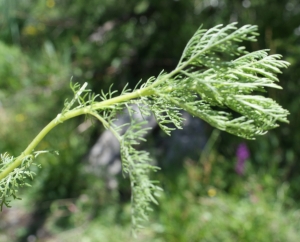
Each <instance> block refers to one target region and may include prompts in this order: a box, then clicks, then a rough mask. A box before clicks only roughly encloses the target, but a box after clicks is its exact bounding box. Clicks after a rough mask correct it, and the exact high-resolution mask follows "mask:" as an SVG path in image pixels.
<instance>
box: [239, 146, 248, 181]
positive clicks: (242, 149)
mask: <svg viewBox="0 0 300 242" xmlns="http://www.w3.org/2000/svg"><path fill="white" fill-rule="evenodd" d="M249 156H250V153H249V150H248V147H247V145H246V144H245V143H241V144H239V146H238V148H237V150H236V157H237V162H236V165H235V171H236V173H237V174H239V175H240V176H242V175H243V174H244V172H245V161H246V160H247V159H248V158H249Z"/></svg>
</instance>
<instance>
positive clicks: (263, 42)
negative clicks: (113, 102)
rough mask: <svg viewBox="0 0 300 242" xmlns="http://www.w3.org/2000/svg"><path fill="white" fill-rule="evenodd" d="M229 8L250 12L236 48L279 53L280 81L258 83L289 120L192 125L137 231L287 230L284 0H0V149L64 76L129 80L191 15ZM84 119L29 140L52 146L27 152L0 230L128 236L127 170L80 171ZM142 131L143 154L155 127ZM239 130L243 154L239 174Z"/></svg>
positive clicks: (288, 24) (260, 234) (221, 17)
mask: <svg viewBox="0 0 300 242" xmlns="http://www.w3.org/2000/svg"><path fill="white" fill-rule="evenodd" d="M233 21H238V22H239V26H242V25H244V24H255V25H258V27H259V32H260V36H259V38H258V42H256V43H251V44H249V43H246V44H247V48H248V50H249V51H253V50H258V49H270V53H280V54H282V55H283V56H284V59H285V60H287V61H289V62H290V63H291V66H290V67H289V68H288V70H285V71H284V73H283V74H282V75H280V80H281V83H280V85H281V86H283V88H284V90H283V91H277V90H270V91H269V92H268V93H267V94H266V95H269V96H270V97H272V98H274V99H275V100H277V101H278V102H279V103H280V104H281V105H282V106H283V107H284V108H286V109H288V110H289V111H290V113H291V115H290V116H289V120H290V124H283V125H281V126H280V127H279V128H277V129H276V130H272V131H271V132H269V133H268V134H267V135H265V136H262V137H259V138H258V139H257V140H255V141H244V140H242V139H240V138H238V137H234V136H232V135H229V134H226V133H224V132H218V131H215V130H213V129H212V128H211V127H209V126H207V125H206V126H204V128H205V136H206V137H207V140H208V142H207V144H206V146H205V147H204V149H202V148H203V147H199V150H198V158H195V157H194V156H191V157H189V156H187V157H185V158H184V159H183V160H181V162H176V163H174V164H169V165H165V166H164V167H163V169H162V170H161V171H160V172H159V173H158V174H155V178H156V179H158V180H160V181H161V185H162V187H163V188H164V193H163V194H162V195H161V198H160V205H159V206H158V207H157V206H154V210H155V211H154V212H153V214H152V215H151V221H149V223H148V224H147V225H146V228H145V229H144V230H142V231H141V233H140V234H139V235H138V237H137V238H136V241H168V242H172V241H300V223H299V222H300V210H299V209H300V207H299V202H298V201H299V199H300V186H299V184H300V173H299V168H300V164H299V157H300V149H299V143H300V128H299V127H298V125H297V123H298V122H299V120H300V112H299V106H300V96H299V86H300V81H299V80H300V72H299V68H300V57H299V56H300V25H299V24H300V2H299V1H297V0H286V1H282V0H272V1H271V0H184V1H183V0H165V1H161V0H151V1H150V0H126V1H124V0H118V1H117V0H90V1H83V0H72V1H71V0H35V1H33V0H24V1H18V0H0V153H3V152H8V153H9V154H11V155H15V156H17V155H18V154H19V153H20V152H22V150H23V149H24V148H25V147H26V145H27V144H28V143H29V142H30V141H31V140H32V139H33V138H34V136H35V135H36V134H37V133H38V132H39V131H40V130H41V129H42V128H43V127H44V126H45V125H46V124H47V123H48V122H49V121H50V120H51V119H52V118H54V117H55V116H56V115H57V113H59V112H60V110H61V108H62V106H63V103H64V100H65V99H66V98H70V97H71V92H70V90H69V82H70V79H71V77H73V80H74V81H76V82H79V83H81V84H82V83H84V82H86V81H87V82H88V83H89V86H90V87H91V88H92V90H93V91H94V92H95V93H99V91H100V90H101V89H103V90H104V91H106V90H108V88H109V86H110V85H111V84H112V83H113V84H114V88H115V89H122V88H123V87H124V85H125V84H126V83H129V85H130V86H131V87H133V86H134V85H135V84H136V83H137V82H138V81H139V80H140V79H143V80H146V79H147V78H148V77H150V76H155V75H157V74H158V73H160V71H161V70H163V69H164V70H165V71H170V70H172V69H173V68H174V67H175V66H176V64H177V61H178V60H179V58H180V55H181V52H182V50H183V48H184V46H185V44H186V43H187V41H188V40H189V38H190V37H191V36H192V34H193V33H194V32H195V31H196V29H197V28H198V27H199V26H200V25H203V26H204V28H210V27H213V26H215V25H217V24H221V23H222V24H228V23H230V22H233ZM297 120H298V121H297ZM84 121H85V120H84V118H77V119H75V120H71V121H68V123H67V124H62V125H60V126H58V127H57V128H56V129H55V130H53V132H52V133H51V134H49V135H48V136H47V137H46V139H45V140H44V141H43V142H42V143H41V144H40V146H39V149H51V150H58V151H59V152H60V156H58V157H57V156H55V155H51V154H50V155H46V156H44V157H43V156H41V157H39V159H38V161H39V162H40V163H41V164H42V169H37V170H36V172H37V178H36V179H35V180H34V181H33V183H32V188H30V189H28V188H26V189H24V190H22V198H23V200H21V201H16V202H14V203H13V207H12V208H10V209H5V210H4V211H3V212H2V213H1V214H0V241H4V242H5V241H132V240H133V239H132V238H131V237H130V195H129V194H130V191H129V184H128V181H125V182H124V180H122V186H120V187H119V189H117V190H108V189H107V188H106V185H105V184H104V183H105V182H104V181H103V180H102V179H101V178H99V177H97V176H94V175H92V174H90V173H87V172H86V169H85V166H86V162H85V157H86V154H87V153H88V151H89V149H90V148H91V146H92V145H93V144H94V142H95V140H96V139H97V138H98V137H99V135H101V133H102V132H103V127H101V126H100V124H97V123H96V124H95V125H93V126H92V127H91V128H89V129H88V130H86V131H85V132H82V131H81V129H79V128H78V127H79V125H80V124H82V123H84ZM298 124H299V123H298ZM201 135H202V134H201ZM148 139H149V140H150V141H151V142H149V147H146V149H148V150H152V151H153V152H152V153H153V155H154V156H155V149H154V148H153V146H152V147H151V144H155V142H156V140H155V137H148ZM243 142H245V144H246V146H247V147H248V149H249V153H250V156H249V158H248V159H247V160H246V162H245V167H244V172H243V173H240V174H239V173H237V172H236V170H235V166H236V162H237V157H236V152H237V147H238V146H239V144H241V143H243ZM163 157H164V153H162V154H161V155H160V159H163ZM62 167H63V168H62ZM121 179H122V178H121Z"/></svg>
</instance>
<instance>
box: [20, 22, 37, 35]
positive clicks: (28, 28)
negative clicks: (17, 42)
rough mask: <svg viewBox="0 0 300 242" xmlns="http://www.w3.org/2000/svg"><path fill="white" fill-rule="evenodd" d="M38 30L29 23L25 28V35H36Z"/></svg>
mask: <svg viewBox="0 0 300 242" xmlns="http://www.w3.org/2000/svg"><path fill="white" fill-rule="evenodd" d="M37 32H38V30H37V29H36V27H34V26H32V25H28V26H26V27H25V28H24V29H23V33H24V34H25V35H32V36H33V35H36V34H37Z"/></svg>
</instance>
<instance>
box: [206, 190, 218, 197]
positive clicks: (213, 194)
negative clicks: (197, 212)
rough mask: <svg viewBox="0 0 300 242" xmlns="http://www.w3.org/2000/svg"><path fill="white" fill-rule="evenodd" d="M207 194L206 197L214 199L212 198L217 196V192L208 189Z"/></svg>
mask: <svg viewBox="0 0 300 242" xmlns="http://www.w3.org/2000/svg"><path fill="white" fill-rule="evenodd" d="M207 194H208V196H210V197H214V196H216V195H217V190H216V189H214V188H209V189H208V191H207Z"/></svg>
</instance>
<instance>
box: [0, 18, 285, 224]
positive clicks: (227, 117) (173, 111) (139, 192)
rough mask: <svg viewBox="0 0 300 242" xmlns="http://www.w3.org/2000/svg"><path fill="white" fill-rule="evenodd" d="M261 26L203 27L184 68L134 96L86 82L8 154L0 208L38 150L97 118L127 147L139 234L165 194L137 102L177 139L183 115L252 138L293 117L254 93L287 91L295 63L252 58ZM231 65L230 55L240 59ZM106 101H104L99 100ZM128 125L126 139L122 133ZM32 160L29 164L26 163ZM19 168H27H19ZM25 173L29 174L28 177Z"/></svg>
mask: <svg viewBox="0 0 300 242" xmlns="http://www.w3.org/2000/svg"><path fill="white" fill-rule="evenodd" d="M256 30H257V27H256V26H251V25H245V26H243V27H241V28H237V27H236V23H232V24H229V25H227V26H222V25H217V26H216V27H214V28H211V29H209V30H205V29H202V28H200V29H199V30H198V31H197V32H196V33H195V35H194V36H193V37H192V38H191V40H190V41H189V42H188V44H187V46H186V48H185V49H184V51H183V54H182V57H181V58H180V61H179V63H178V65H177V67H176V68H175V69H174V70H173V71H171V72H169V73H167V72H161V73H160V75H158V76H157V77H156V78H150V79H148V81H147V82H146V83H144V84H142V85H141V86H137V87H136V88H135V89H134V90H133V91H131V90H130V89H126V88H124V89H123V91H122V92H121V93H120V94H119V95H115V92H112V91H109V93H108V94H103V93H102V95H101V96H98V95H92V94H91V92H90V91H89V90H86V86H87V84H86V83H85V84H84V85H83V86H81V87H80V86H79V85H78V84H75V85H74V86H71V88H72V90H73V92H74V98H73V99H72V100H71V101H70V102H69V101H66V102H65V106H64V108H63V110H62V112H61V113H59V114H58V115H57V116H56V118H55V119H53V120H52V121H51V122H50V123H49V124H48V125H47V126H45V128H44V129H43V130H42V131H41V132H40V133H39V134H38V135H37V136H36V137H35V139H34V140H33V141H32V142H31V143H30V144H29V146H28V147H27V148H26V149H25V150H24V152H22V154H21V155H20V156H18V157H16V158H11V157H7V156H2V158H3V160H2V162H1V168H0V171H1V172H0V180H1V184H0V185H1V186H0V189H1V194H2V195H1V202H2V204H6V205H8V202H9V198H10V197H12V198H16V188H17V187H18V186H20V185H23V184H25V183H24V179H25V178H26V177H28V176H29V177H31V173H27V168H28V165H29V164H31V162H32V158H35V157H36V155H35V153H34V152H35V151H34V150H35V148H36V146H37V145H38V144H39V143H40V142H41V140H42V139H43V138H44V137H45V136H46V135H47V134H48V133H49V132H50V131H51V130H52V129H53V128H54V127H56V126H57V125H59V124H61V123H64V122H65V121H67V120H69V119H72V118H74V117H77V116H80V115H91V116H93V117H95V118H97V119H98V120H99V121H100V122H101V123H102V124H103V126H104V127H105V128H107V129H110V130H111V131H112V132H113V133H114V135H115V136H116V138H117V139H118V140H119V141H120V144H121V157H122V164H123V172H124V174H125V175H128V176H129V179H130V183H131V189H132V206H133V212H132V222H133V226H134V228H138V227H140V226H141V225H142V222H143V221H144V220H147V219H148V212H149V211H150V210H151V208H150V202H154V203H156V198H155V196H156V195H157V192H159V191H160V190H161V189H160V188H159V187H158V186H157V185H156V182H155V181H152V180H151V179H150V178H149V172H151V171H156V170H157V167H155V166H153V165H151V163H150V158H149V154H148V153H147V152H145V151H140V150H138V149H137V146H138V145H139V144H140V142H141V141H144V138H143V136H144V135H145V133H146V132H147V130H148V129H147V128H145V127H144V125H145V122H144V121H142V122H140V121H137V120H134V115H133V114H134V112H135V111H134V110H133V109H131V107H130V104H136V105H137V106H138V107H139V112H141V114H142V115H144V116H145V115H150V114H151V113H153V114H154V115H155V117H156V119H157V122H158V124H159V125H160V127H161V128H162V129H163V130H164V131H165V132H166V133H167V134H170V131H171V130H172V128H170V127H169V125H170V124H173V125H174V126H175V127H176V128H181V123H182V120H183V119H182V117H181V112H180V111H181V110H185V111H187V112H189V113H190V114H192V115H194V116H196V117H199V118H201V119H203V120H205V121H207V122H208V123H209V124H211V125H212V126H214V127H217V128H219V129H221V130H226V131H227V132H229V133H232V134H235V135H237V136H240V137H243V138H248V139H253V138H254V137H255V136H257V135H262V134H265V133H266V132H267V131H268V130H269V129H272V128H274V127H277V126H278V124H277V122H278V121H279V122H287V118H286V116H287V115H288V111H286V110H285V109H283V108H282V107H281V106H279V105H278V104H277V103H276V102H275V101H273V100H272V99H270V98H265V97H263V96H258V95H253V92H254V91H255V92H259V91H264V87H273V88H280V87H279V86H278V85H276V84H275V83H274V82H276V81H278V79H277V77H276V74H278V73H280V68H285V67H287V66H288V63H287V62H285V61H282V60H279V59H280V56H279V55H270V56H268V55H267V52H266V51H256V52H253V53H247V52H246V51H245V50H244V48H243V47H242V46H240V45H239V43H240V42H242V41H255V36H257V33H256ZM240 55H243V56H241V57H238V58H237V59H235V60H231V59H229V58H231V56H240ZM99 99H100V100H99ZM125 108H127V110H128V112H129V114H130V116H131V122H130V123H129V124H123V125H121V126H120V127H116V126H115V125H114V124H113V121H114V119H115V116H116V114H117V113H118V112H121V110H123V109H125ZM124 127H127V130H126V132H125V133H124V134H121V132H120V131H121V130H122V129H123V128H124ZM27 161H28V162H27ZM19 167H20V168H19ZM24 169H26V172H25V171H24Z"/></svg>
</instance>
